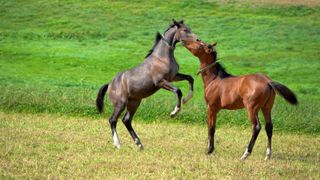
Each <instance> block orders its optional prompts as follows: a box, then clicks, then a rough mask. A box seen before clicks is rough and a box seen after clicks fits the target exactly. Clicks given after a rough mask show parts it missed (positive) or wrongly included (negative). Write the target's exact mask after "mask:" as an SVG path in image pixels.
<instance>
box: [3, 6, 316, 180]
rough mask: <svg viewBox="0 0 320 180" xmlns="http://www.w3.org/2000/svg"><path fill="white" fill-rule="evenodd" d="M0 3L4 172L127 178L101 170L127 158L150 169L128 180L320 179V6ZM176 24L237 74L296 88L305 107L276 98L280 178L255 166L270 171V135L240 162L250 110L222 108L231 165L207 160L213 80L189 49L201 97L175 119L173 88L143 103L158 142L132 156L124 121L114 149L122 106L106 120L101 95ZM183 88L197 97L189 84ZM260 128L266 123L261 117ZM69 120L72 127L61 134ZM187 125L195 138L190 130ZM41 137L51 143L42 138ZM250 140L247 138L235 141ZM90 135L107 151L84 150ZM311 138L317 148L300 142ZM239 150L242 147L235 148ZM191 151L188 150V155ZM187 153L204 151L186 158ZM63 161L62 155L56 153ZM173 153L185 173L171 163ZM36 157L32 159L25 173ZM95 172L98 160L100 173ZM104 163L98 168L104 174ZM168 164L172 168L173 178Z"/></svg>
mask: <svg viewBox="0 0 320 180" xmlns="http://www.w3.org/2000/svg"><path fill="white" fill-rule="evenodd" d="M0 4H1V6H0V91H1V93H0V111H1V119H0V122H1V123H0V129H1V130H0V137H1V141H0V144H1V147H2V148H0V152H1V154H0V160H1V161H0V167H1V170H0V174H1V175H2V176H3V177H13V178H24V177H38V178H69V177H70V174H72V175H80V174H81V176H80V177H83V178H90V177H94V174H95V173H97V175H98V177H104V176H106V175H107V176H109V177H113V178H117V177H118V176H117V172H118V170H116V169H117V168H115V169H112V168H111V172H115V174H112V173H106V172H105V171H103V170H102V167H105V168H106V169H110V164H113V163H114V164H115V165H116V164H117V163H118V162H121V159H123V158H124V157H126V158H128V160H127V161H126V163H127V164H131V163H133V164H131V165H132V166H134V163H135V162H140V163H141V164H142V165H141V168H140V169H139V170H138V171H137V172H134V171H133V170H132V171H126V172H124V173H123V174H122V176H121V177H123V178H126V177H153V178H157V177H162V178H166V177H167V178H168V177H182V178H183V177H184V176H183V175H186V177H197V175H199V177H202V178H208V177H234V176H238V175H240V177H254V175H255V177H260V178H263V177H271V178H272V177H282V178H285V177H295V178H302V177H314V178H316V177H319V174H318V173H317V171H319V133H320V112H319V109H320V101H319V100H320V96H319V93H320V88H319V85H320V84H319V80H320V79H319V77H320V60H319V57H320V51H319V47H320V21H319V17H320V6H319V5H320V3H319V2H317V1H304V0H299V1H295V2H291V1H285V0H281V1H272V0H267V1H260V0H255V1H215V0H212V1H211V0H207V1H156V0H151V1H146V2H145V1H139V0H135V1H130V3H128V2H127V1H109V0H107V1H106V0H104V1H102V0H97V1H94V2H93V1H80V0H68V1H42V0H37V1H36V0H28V1H20V0H12V1H3V0H0ZM172 18H175V19H177V20H181V19H183V20H184V21H185V23H186V24H187V25H188V26H189V27H191V29H192V32H193V33H195V34H197V35H198V36H199V38H200V39H202V40H203V41H205V42H218V46H217V51H218V57H219V58H221V63H222V64H223V65H224V66H225V67H226V68H227V70H228V72H230V73H232V74H234V75H241V74H248V73H256V72H261V73H265V74H267V75H268V76H269V77H271V78H272V79H273V80H275V81H278V82H281V83H283V84H285V85H287V86H288V87H289V88H291V89H292V90H293V91H294V92H295V93H296V95H297V97H298V100H299V105H298V106H297V107H293V106H290V105H289V104H287V103H286V102H285V101H284V100H283V99H282V98H279V97H277V99H276V103H275V106H274V110H273V121H274V131H275V134H276V135H275V138H274V139H275V141H276V142H275V144H276V145H275V146H276V147H275V148H277V150H275V151H278V154H276V152H275V155H274V156H275V160H271V161H270V162H268V163H269V165H271V166H272V167H273V168H271V170H270V171H264V172H259V170H256V168H255V167H254V166H253V164H254V163H258V164H259V167H265V168H267V167H266V166H267V165H266V164H264V162H262V155H261V154H262V152H264V147H265V143H266V142H265V139H266V137H265V134H263V133H264V132H263V133H261V134H260V136H259V138H258V140H259V139H261V141H260V146H261V147H260V148H259V145H258V144H259V141H258V142H257V143H256V144H257V145H256V146H258V147H256V149H255V152H254V154H255V153H256V157H252V162H250V163H248V164H247V165H241V164H240V162H238V157H240V156H241V152H242V151H244V148H245V146H246V144H247V141H249V137H250V131H251V130H250V128H249V127H250V126H249V121H248V119H247V114H246V111H245V110H238V111H221V112H220V113H219V117H218V132H217V137H218V138H220V142H221V144H220V142H219V139H218V142H217V143H218V144H217V148H220V151H219V149H218V150H217V156H218V157H219V156H220V158H221V159H220V161H218V162H217V160H216V159H212V158H211V159H210V160H207V159H206V158H205V156H204V152H205V149H204V148H205V147H206V138H207V135H206V131H207V129H206V105H205V103H204V99H203V86H202V80H201V78H200V77H198V76H196V75H195V74H196V72H197V71H198V68H199V62H198V59H197V58H196V57H194V56H192V54H191V53H190V52H188V51H187V50H186V49H185V48H184V47H183V46H181V45H178V46H177V47H176V50H175V57H176V59H177V61H178V63H179V64H180V72H181V73H185V74H190V75H192V76H193V77H194V78H195V94H194V97H193V99H192V100H191V101H189V102H188V104H186V105H184V106H183V107H182V111H181V112H180V114H179V115H178V116H177V117H176V118H174V119H171V118H170V117H169V113H170V112H171V110H172V109H173V108H174V105H175V102H176V101H175V96H174V95H173V94H172V93H170V92H167V91H165V90H160V91H158V92H157V93H156V94H155V95H153V96H151V97H149V98H147V99H145V100H144V101H143V103H142V104H141V106H140V108H139V109H138V112H137V114H136V116H135V119H134V123H135V124H134V126H137V127H136V131H137V133H138V134H139V135H140V136H141V139H142V143H145V145H146V147H147V148H146V150H145V152H143V153H145V154H143V153H140V152H139V153H138V152H136V151H134V152H131V150H133V149H135V147H134V146H133V143H132V142H131V140H130V139H129V135H128V133H127V132H126V131H125V128H124V126H122V125H119V128H118V129H122V130H120V131H121V132H122V133H120V138H124V144H126V145H124V147H123V149H121V150H120V151H115V150H114V149H113V148H112V143H111V136H110V132H109V125H108V120H107V118H108V116H109V115H110V113H111V106H110V105H106V109H105V111H106V115H104V116H103V118H101V116H100V115H99V114H98V113H97V111H96V109H95V98H96V95H97V92H98V90H99V88H100V87H101V86H102V85H103V84H105V83H107V82H109V81H110V80H111V79H112V78H113V77H114V76H115V75H116V74H117V73H118V72H121V71H124V70H127V69H130V68H131V67H134V66H136V65H138V64H140V63H141V62H142V61H143V58H144V56H145V55H146V54H147V52H148V50H149V49H150V48H151V47H152V45H153V43H154V39H155V34H156V32H157V31H159V32H160V33H162V32H163V31H164V30H165V29H166V28H167V27H168V26H169V23H170V22H171V19H172ZM174 84H175V85H176V86H178V87H180V88H181V89H182V90H183V94H184V95H186V94H187V90H188V83H187V82H179V83H174ZM106 102H107V101H106ZM37 119H38V120H37ZM39 119H41V121H40V120H39ZM56 119H57V121H56ZM83 122H87V123H88V124H87V125H88V126H89V127H91V129H89V130H88V132H87V131H84V132H82V131H83V130H84V126H83V124H82V123H83ZM261 122H262V124H264V120H263V118H262V117H261ZM69 123H70V128H71V129H68V128H67V129H64V128H63V127H62V126H63V125H64V124H69ZM79 123H80V124H79ZM119 124H121V122H119ZM60 125H61V126H60ZM95 125H100V126H99V127H96V126H95ZM79 126H80V127H79ZM77 127H79V128H77ZM166 127H167V128H168V130H165V128H166ZM61 128H62V129H61ZM96 128H98V129H96ZM101 128H102V129H101ZM179 128H182V129H184V131H183V132H185V134H180V133H182V132H180V130H177V129H179ZM148 129H149V130H150V129H155V130H158V131H157V132H154V131H155V130H150V131H147V130H148ZM55 131H57V132H60V133H61V134H59V133H58V134H56V133H55ZM199 131H200V132H201V133H200V134H199ZM71 132H74V134H73V135H74V137H73V135H71V134H69V133H71ZM86 132H87V133H86ZM97 132H98V133H97ZM226 132H228V133H226ZM65 133H67V134H65ZM140 133H141V134H140ZM229 133H231V134H229ZM277 133H278V135H277ZM19 134H20V135H21V136H22V137H18V136H19ZM155 134H158V135H159V136H155ZM168 134H169V135H168ZM39 135H40V137H42V135H43V137H42V138H40V139H34V138H39ZM47 135H48V137H47ZM242 135H245V137H242ZM109 136H110V137H109ZM168 136H172V137H171V138H173V139H171V142H172V143H168V144H166V143H165V141H164V140H165V139H166V138H168ZM189 136H191V138H190V139H188V137H189ZM240 136H241V140H239V139H235V138H234V137H240ZM277 136H278V137H277ZM23 137H27V140H26V139H24V138H23ZM44 137H47V138H49V140H47V141H46V140H44V139H43V138H44ZM50 137H52V138H53V139H50ZM74 138H78V139H79V141H78V140H74ZM86 138H88V139H86ZM224 138H225V139H224ZM242 138H243V139H242ZM277 138H278V141H277V140H276V139H277ZM55 139H56V140H55ZM58 139H60V140H62V142H60V141H59V140H58ZM105 139H107V143H106V141H105ZM82 140H83V142H90V140H94V142H97V143H98V144H96V145H93V147H96V146H99V147H98V149H99V151H93V150H92V151H85V150H84V149H83V148H87V147H86V146H82V145H79V144H77V143H78V142H80V141H82ZM189 140H190V142H188V141H189ZM157 141H158V142H162V143H157ZM64 142H68V143H64ZM153 142H154V143H153ZM231 142H232V143H231ZM282 142H284V143H282ZM285 142H288V143H285ZM301 142H304V143H307V144H301V145H297V146H296V147H292V144H299V143H301ZM48 143H49V145H48ZM69 143H70V144H69ZM163 143H164V144H165V145H163ZM189 143H190V144H189ZM197 143H198V144H197ZM2 145H3V146H2ZM51 146H53V147H51ZM170 146H171V147H170ZM317 146H318V147H317ZM93 147H91V148H93ZM29 148H30V149H29ZM39 148H40V149H39ZM64 148H65V149H64ZM148 148H150V149H148ZM168 148H169V149H170V148H172V149H171V150H169V152H170V153H168V155H167V156H165V155H164V156H163V158H162V159H161V160H162V161H161V160H158V161H155V163H154V164H152V163H151V164H149V163H146V162H145V161H146V159H148V158H149V160H150V161H152V160H155V159H156V157H157V155H159V154H161V153H163V152H166V150H167V149H168ZM193 148H194V149H193ZM224 148H225V150H224ZM230 148H231V149H233V150H231V151H230V152H227V150H229V149H230ZM292 148H293V149H292ZM177 149H178V150H177ZM306 149H309V151H306ZM41 150H42V151H41ZM87 150H88V149H87ZM188 150H191V152H188ZM288 151H289V152H288ZM44 152H46V153H44ZM83 152H86V153H87V154H85V155H84V154H82V153H83ZM181 152H183V153H186V154H184V155H182V157H181V158H179V156H180V154H179V153H181ZM258 152H259V153H260V154H259V153H258ZM43 153H44V154H43ZM66 153H67V154H68V153H70V154H72V153H75V159H77V161H79V162H74V164H73V163H70V162H69V160H70V159H69V158H70V157H69V156H68V155H66ZM132 153H133V154H132ZM188 153H195V154H196V155H195V157H194V158H192V159H189V160H190V161H189V160H187V161H186V159H185V158H187V157H188V156H189V155H190V154H188ZM62 154H64V156H62V157H59V158H61V159H59V158H58V157H57V156H59V155H62ZM91 155H92V157H88V156H91ZM136 156H139V158H141V159H139V158H138V157H136ZM253 156H254V155H253ZM260 156H261V157H260ZM83 157H86V158H88V159H83ZM106 157H107V159H108V160H105V158H106ZM120 157H121V158H120ZM146 157H147V158H146ZM169 157H173V159H176V160H175V161H174V162H175V163H177V164H179V162H180V163H181V166H179V165H177V164H175V163H174V162H172V163H168V164H165V163H163V161H165V162H166V161H167V160H168V159H170V158H169ZM20 158H21V159H20ZM24 158H27V160H24ZM135 158H138V159H135ZM144 158H146V159H144ZM49 159H50V160H52V162H51V161H50V162H49ZM25 161H26V162H27V163H30V164H29V165H27V166H24V165H23V164H24V163H22V162H25ZM59 161H61V162H65V164H62V165H61V164H59V163H58V162H59ZM109 161H112V162H113V163H111V162H109ZM249 161H250V159H249ZM182 162H188V163H182ZM292 162H293V163H294V166H292V167H291V166H290V165H289V164H290V163H292ZM216 163H218V164H220V165H222V166H223V167H225V169H223V168H218V170H219V171H212V172H211V171H209V169H217V167H216V166H218V165H217V164H216ZM251 163H252V164H251ZM75 164H78V165H75ZM101 164H103V165H102V166H100V165H101ZM228 164H232V165H230V166H228ZM277 164H280V165H279V166H277ZM87 165H90V166H89V167H91V165H92V169H93V170H92V172H91V171H90V172H89V171H88V170H89V169H90V168H89V169H87V168H88V166H87ZM116 166H117V165H116ZM118 166H119V167H121V168H123V166H125V165H124V164H122V165H118ZM154 166H155V167H158V168H159V169H162V170H163V171H162V172H163V174H161V173H160V174H157V173H154V172H155V170H154V169H153V168H154ZM193 166H194V167H193ZM244 166H245V167H244ZM22 167H24V168H25V169H24V168H22ZM58 167H60V168H62V169H59V168H58ZM66 167H68V168H66ZM94 167H99V168H98V169H97V170H94ZM192 167H193V168H192ZM305 167H308V170H305ZM57 168H58V169H57ZM63 168H66V169H67V170H65V171H64V170H63ZM121 168H120V169H121ZM167 168H169V169H170V170H168V171H165V170H164V169H167ZM248 168H249V169H248ZM226 169H227V170H226ZM251 170H252V171H253V172H254V173H253V174H250V172H252V171H251ZM84 171H85V173H84ZM118 173H120V171H119V172H118ZM194 173H195V174H194ZM292 173H293V175H292V176H287V175H288V174H292ZM191 174H193V175H191ZM0 177H1V176H0ZM76 177H77V176H74V178H76ZM71 178H72V177H71Z"/></svg>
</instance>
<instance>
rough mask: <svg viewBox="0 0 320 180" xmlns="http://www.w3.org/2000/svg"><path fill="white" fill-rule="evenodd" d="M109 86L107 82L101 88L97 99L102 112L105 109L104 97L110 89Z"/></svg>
mask: <svg viewBox="0 0 320 180" xmlns="http://www.w3.org/2000/svg"><path fill="white" fill-rule="evenodd" d="M108 86H109V84H105V85H103V86H102V87H101V88H100V90H99V93H98V96H97V100H96V105H97V109H98V111H99V113H102V111H103V98H104V95H105V94H106V91H107V90H108Z"/></svg>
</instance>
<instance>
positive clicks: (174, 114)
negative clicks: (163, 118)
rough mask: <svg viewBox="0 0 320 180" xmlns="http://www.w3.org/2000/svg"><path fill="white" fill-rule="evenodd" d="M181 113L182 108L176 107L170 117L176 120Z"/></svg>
mask: <svg viewBox="0 0 320 180" xmlns="http://www.w3.org/2000/svg"><path fill="white" fill-rule="evenodd" d="M179 111H180V108H179V107H177V106H176V107H175V108H174V110H173V111H172V112H171V113H170V117H171V118H174V117H175V116H176V115H177V114H178V112H179Z"/></svg>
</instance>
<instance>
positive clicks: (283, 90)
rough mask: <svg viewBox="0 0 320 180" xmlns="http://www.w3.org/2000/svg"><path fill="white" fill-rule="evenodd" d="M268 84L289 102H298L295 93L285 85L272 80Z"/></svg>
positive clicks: (295, 103)
mask: <svg viewBox="0 0 320 180" xmlns="http://www.w3.org/2000/svg"><path fill="white" fill-rule="evenodd" d="M269 85H270V86H271V87H272V88H273V89H274V90H275V91H276V92H277V93H278V94H280V95H281V96H282V97H283V98H284V99H285V100H286V101H288V102H289V103H290V104H293V105H297V104H298V99H297V97H296V95H295V94H294V93H293V92H292V91H291V90H290V89H289V88H288V87H286V86H285V85H283V84H280V83H277V82H273V81H271V82H269Z"/></svg>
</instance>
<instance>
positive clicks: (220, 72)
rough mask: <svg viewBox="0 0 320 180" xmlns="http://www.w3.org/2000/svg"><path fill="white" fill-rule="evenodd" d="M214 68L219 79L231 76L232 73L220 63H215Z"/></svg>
mask: <svg viewBox="0 0 320 180" xmlns="http://www.w3.org/2000/svg"><path fill="white" fill-rule="evenodd" d="M215 67H216V69H217V72H218V76H219V77H220V78H221V79H224V78H228V77H233V75H232V74H229V73H228V72H227V71H226V70H225V68H224V67H223V66H222V65H221V64H220V63H218V62H217V63H216V65H215Z"/></svg>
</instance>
